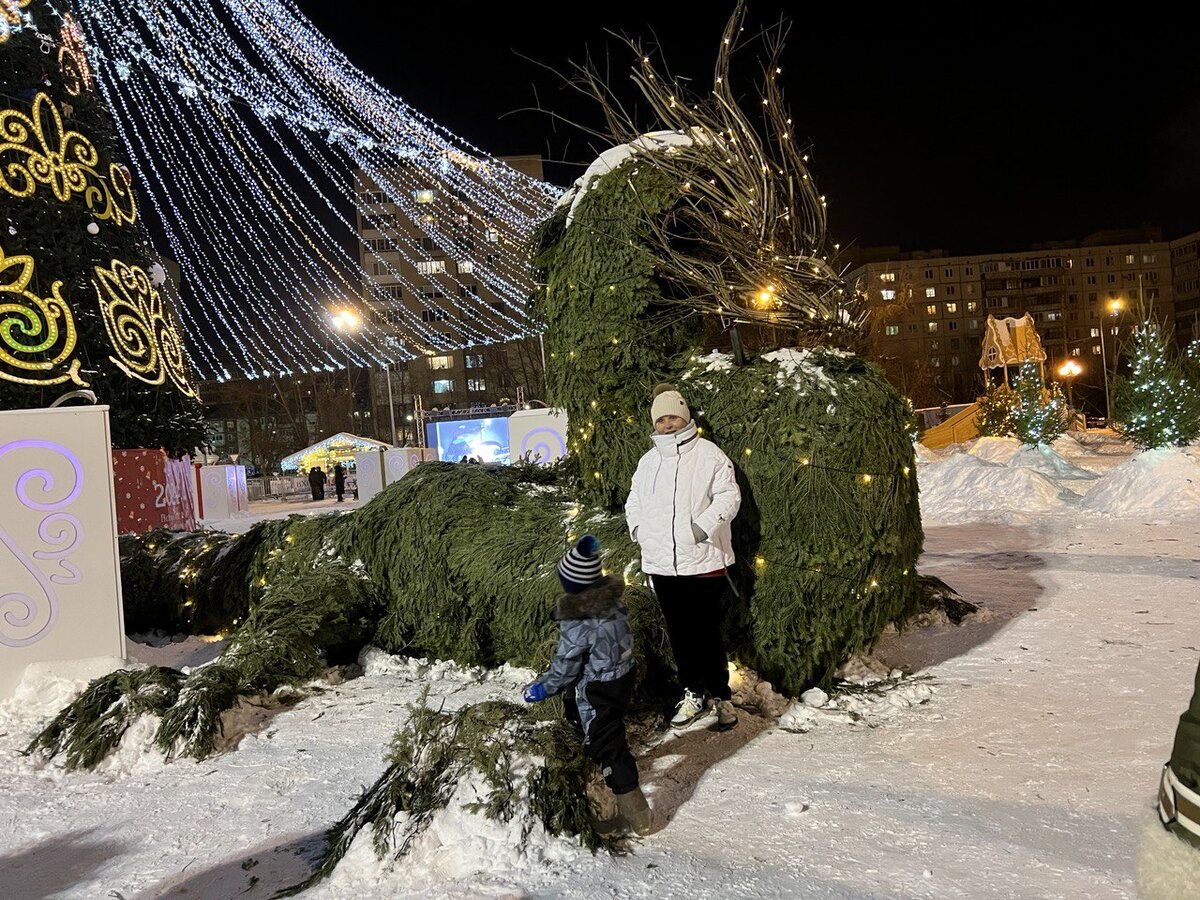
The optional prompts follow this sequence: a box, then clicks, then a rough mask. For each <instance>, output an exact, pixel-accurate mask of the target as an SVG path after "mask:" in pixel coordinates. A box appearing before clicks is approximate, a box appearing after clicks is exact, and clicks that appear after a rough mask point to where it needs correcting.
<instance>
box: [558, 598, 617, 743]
mask: <svg viewBox="0 0 1200 900" xmlns="http://www.w3.org/2000/svg"><path fill="white" fill-rule="evenodd" d="M624 592H625V585H624V584H622V583H621V582H620V581H618V580H617V579H615V578H612V577H606V578H602V579H601V580H600V581H598V582H596V583H595V584H594V585H592V586H591V587H590V588H588V589H587V590H585V591H581V592H580V593H578V594H563V596H562V597H561V598H560V599H559V601H558V609H557V610H556V612H555V616H554V617H555V618H556V619H557V620H558V633H559V638H558V649H557V650H556V651H555V653H554V659H553V660H551V662H550V670H549V671H548V672H546V674H545V675H543V676H542V677H541V678H539V679H538V681H540V682H541V684H542V686H543V687H544V688H545V689H546V694H547V695H553V694H557V693H560V692H561V691H563V690H564V689H565V688H566V687H567V686H568V685H570V684H571V682H573V681H575V680H576V679H579V681H578V683H577V684H576V686H575V702H576V704H577V705H578V707H579V718H580V720H581V722H582V724H583V730H584V734H587V732H588V726H589V725H590V724H591V720H592V718H593V717H594V715H595V712H594V710H593V709H592V706H591V704H590V703H589V702H588V697H587V686H588V685H589V684H591V683H592V682H593V681H613V680H614V679H617V678H620V677H621V676H622V675H625V674H627V673H628V672H629V671H631V670H632V669H633V632H631V631H630V630H629V614H628V613H627V612H626V611H625V606H624V604H622V603H621V595H622V594H623V593H624Z"/></svg>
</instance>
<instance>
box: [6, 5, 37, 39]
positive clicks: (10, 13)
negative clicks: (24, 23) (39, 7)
mask: <svg viewBox="0 0 1200 900" xmlns="http://www.w3.org/2000/svg"><path fill="white" fill-rule="evenodd" d="M32 2H33V0H0V44H3V43H4V42H5V41H7V40H8V36H9V35H10V34H11V33H12V31H13V29H14V28H16V27H17V26H18V25H20V24H21V18H22V16H21V10H23V9H24V8H25V7H27V6H28V5H29V4H30V3H32Z"/></svg>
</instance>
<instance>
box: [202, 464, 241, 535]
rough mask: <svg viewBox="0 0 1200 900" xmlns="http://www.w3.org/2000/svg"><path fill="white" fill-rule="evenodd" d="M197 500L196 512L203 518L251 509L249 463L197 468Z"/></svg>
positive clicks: (225, 516)
mask: <svg viewBox="0 0 1200 900" xmlns="http://www.w3.org/2000/svg"><path fill="white" fill-rule="evenodd" d="M196 500H197V504H196V516H197V518H199V519H200V520H201V521H203V522H214V521H218V520H220V519H232V518H233V517H234V516H236V515H237V514H238V513H247V512H249V511H250V495H249V493H248V492H247V490H246V467H245V466H201V467H200V468H198V469H197V470H196Z"/></svg>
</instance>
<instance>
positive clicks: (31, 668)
mask: <svg viewBox="0 0 1200 900" xmlns="http://www.w3.org/2000/svg"><path fill="white" fill-rule="evenodd" d="M123 666H124V661H123V660H120V659H117V658H116V657H108V656H104V657H97V658H95V659H84V660H77V661H74V662H54V663H31V664H29V665H28V666H26V667H25V672H24V673H23V674H22V676H21V681H20V682H19V683H18V684H17V687H16V689H15V690H14V691H13V693H12V696H10V697H8V698H7V699H6V700H3V701H0V733H4V732H17V733H22V734H24V733H26V732H34V731H37V730H38V729H40V728H41V727H42V726H43V725H44V724H45V722H46V720H47V719H52V718H53V717H54V716H56V715H58V713H59V712H60V711H61V710H62V709H64V708H65V707H67V706H69V705H70V704H71V703H73V702H74V701H75V698H76V697H78V696H79V695H80V694H82V693H83V690H84V688H86V687H87V686H88V684H90V683H91V681H92V679H94V678H100V677H102V676H104V675H107V674H109V673H110V672H115V671H116V670H117V669H120V668H122V667H123Z"/></svg>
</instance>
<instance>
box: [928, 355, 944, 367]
mask: <svg viewBox="0 0 1200 900" xmlns="http://www.w3.org/2000/svg"><path fill="white" fill-rule="evenodd" d="M929 364H930V365H931V366H933V367H934V368H935V369H939V368H941V365H942V360H941V358H940V357H937V356H935V357H933V359H931V360H929Z"/></svg>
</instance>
